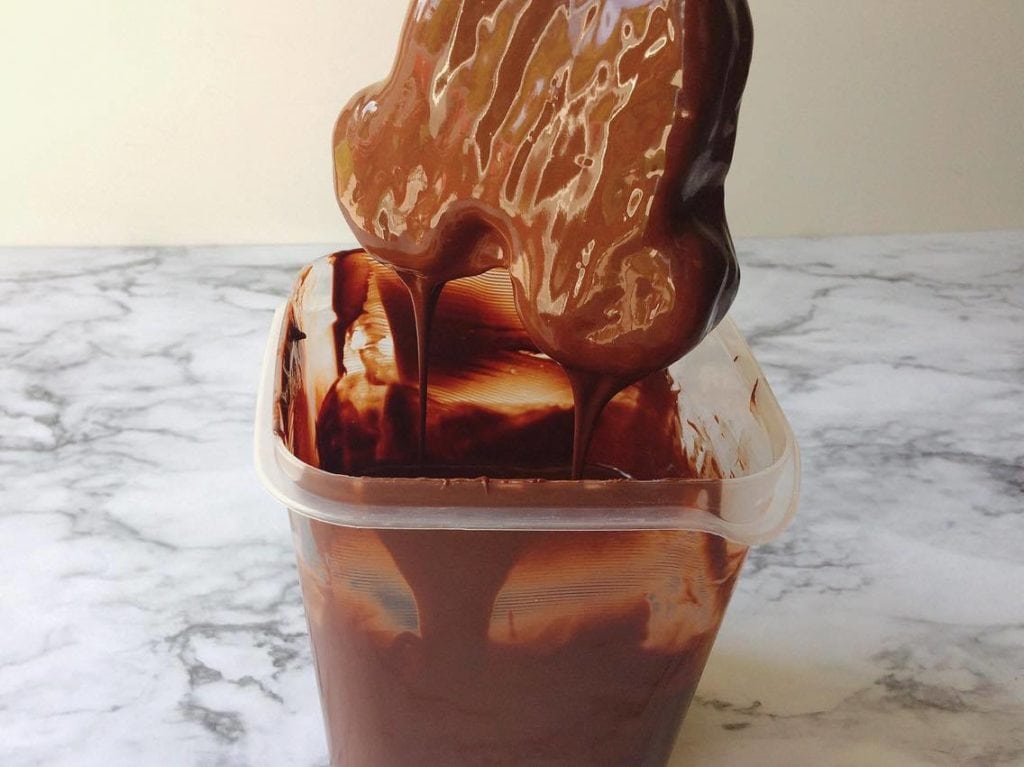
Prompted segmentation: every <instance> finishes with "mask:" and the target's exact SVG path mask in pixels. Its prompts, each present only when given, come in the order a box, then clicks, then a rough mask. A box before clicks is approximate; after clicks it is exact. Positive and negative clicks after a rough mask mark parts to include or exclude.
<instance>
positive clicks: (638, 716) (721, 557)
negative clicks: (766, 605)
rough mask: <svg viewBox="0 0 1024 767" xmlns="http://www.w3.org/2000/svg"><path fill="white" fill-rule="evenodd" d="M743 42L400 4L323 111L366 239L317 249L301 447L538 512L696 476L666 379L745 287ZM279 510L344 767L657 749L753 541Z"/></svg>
mask: <svg viewBox="0 0 1024 767" xmlns="http://www.w3.org/2000/svg"><path fill="white" fill-rule="evenodd" d="M750 50H751V28H750V16H749V11H748V9H747V5H746V2H745V0H628V2H627V1H626V0H416V1H415V2H413V3H412V6H411V10H410V13H409V16H408V19H407V22H406V26H405V30H404V33H403V36H402V40H401V44H400V48H399V52H398V56H397V59H396V61H395V65H394V69H393V70H392V72H391V75H390V77H389V78H388V79H387V80H386V81H385V82H383V83H381V84H379V85H376V86H373V87H371V88H369V89H367V90H365V91H363V92H362V93H360V94H359V95H357V96H356V97H355V98H354V99H353V100H352V101H351V102H350V103H349V104H348V106H346V107H345V109H344V110H343V111H342V113H341V116H340V117H339V119H338V122H337V126H336V129H335V135H334V160H335V178H336V191H337V196H338V201H339V203H340V205H341V209H342V211H343V213H344V215H345V217H346V219H347V220H348V222H349V224H350V225H351V227H352V230H353V232H354V233H355V235H356V237H357V238H358V240H359V242H360V244H361V245H362V246H363V247H364V248H365V250H366V251H367V252H368V253H369V254H371V256H372V258H371V257H368V256H366V255H365V254H364V253H362V252H349V253H344V254H338V255H337V256H335V258H334V261H333V266H334V294H333V304H334V311H335V313H336V315H337V322H336V323H335V326H334V345H335V354H336V358H337V363H338V364H337V372H338V378H337V381H336V382H335V383H334V384H333V386H331V387H330V388H329V390H328V391H327V392H326V395H325V396H323V397H320V395H319V394H318V395H317V396H313V395H312V394H311V393H309V392H305V391H304V390H301V389H302V387H301V384H300V385H296V384H295V382H294V381H292V380H286V381H285V391H287V392H289V398H288V402H289V403H290V404H289V407H291V408H292V412H290V413H289V417H288V420H287V423H288V424H289V428H290V430H291V433H290V438H291V444H292V445H294V446H295V450H296V454H297V455H298V456H299V457H300V458H302V459H303V460H306V461H308V462H310V463H313V464H315V465H319V466H320V467H321V468H323V469H326V470H328V471H333V472H339V473H345V474H363V475H369V476H374V477H380V478H382V479H379V480H377V481H379V482H381V483H384V484H386V485H390V484H393V483H394V482H397V481H399V480H394V481H392V480H388V479H385V478H386V477H403V476H408V475H413V476H419V477H435V478H438V479H434V480H430V479H423V480H422V481H424V482H434V483H440V484H441V485H442V488H445V487H447V484H446V483H447V481H448V478H458V477H474V476H479V475H481V474H484V475H486V476H489V477H512V478H518V477H528V478H532V479H536V480H537V483H536V484H535V485H531V484H529V483H524V487H523V494H524V497H529V498H534V497H535V498H536V499H537V503H538V505H543V501H544V499H546V498H549V497H550V496H548V495H546V493H547V490H545V487H544V485H545V484H549V483H545V482H544V481H543V480H544V479H545V478H564V477H569V476H573V477H575V478H581V477H584V476H595V477H599V478H600V477H623V476H625V477H630V478H632V480H649V479H658V478H665V477H686V476H691V474H692V467H691V465H690V463H689V462H688V457H687V456H686V455H685V454H684V452H683V449H682V440H681V439H680V423H679V413H678V408H677V392H676V391H675V390H674V389H673V388H672V383H671V380H670V378H669V377H668V375H667V373H665V371H664V368H665V367H666V366H667V365H669V364H670V363H672V362H673V361H674V360H677V359H678V358H680V357H681V356H682V355H684V354H685V353H686V352H688V351H689V350H690V349H692V348H693V347H694V346H695V345H696V344H697V343H699V342H700V340H701V339H702V338H703V337H704V336H705V335H706V334H707V333H708V332H710V330H711V329H712V328H713V327H714V326H715V324H716V323H717V322H718V321H719V320H720V319H721V318H722V317H723V316H724V314H725V312H726V311H727V309H728V308H729V306H730V304H731V302H732V300H733V297H734V295H735V292H736V288H737V284H738V279H739V272H738V268H737V265H736V261H735V257H734V252H733V246H732V242H731V239H730V236H729V231H728V227H727V224H726V220H725V211H724V189H723V185H724V181H725V176H726V173H727V171H728V168H729V164H730V162H731V158H732V153H733V146H734V142H735V135H736V122H737V113H738V108H739V101H740V95H741V93H742V90H743V86H744V81H745V79H746V74H747V69H748V66H749V61H750ZM307 343H309V339H307V340H301V339H300V338H299V336H298V335H295V336H294V337H292V338H290V340H289V344H290V347H291V348H290V349H288V350H286V359H287V361H288V365H287V366H286V371H285V374H286V379H287V378H288V375H289V373H288V371H290V370H292V369H299V368H301V364H302V350H301V348H302V345H303V344H307ZM428 373H429V381H428ZM428 383H429V385H428ZM318 399H322V400H323V401H322V402H319V401H315V400H318ZM307 408H311V409H313V410H314V411H315V412H316V420H315V430H314V433H313V434H312V435H310V434H309V433H308V432H309V427H308V425H307V422H308V420H309V419H307V418H305V417H304V415H303V414H304V413H305V412H306V409H307ZM296 410H298V412H296ZM712 463H713V462H709V464H708V465H711V464H712ZM588 467H593V468H588ZM632 480H623V479H615V480H611V481H610V482H609V484H615V483H616V482H618V483H621V484H622V498H623V504H624V505H629V498H630V497H631V495H630V493H631V492H634V490H631V488H635V486H637V485H644V484H645V483H637V482H634V481H632ZM454 482H456V483H457V482H458V480H454ZM554 484H559V483H554ZM563 484H573V488H574V489H577V488H578V489H579V490H580V493H581V494H583V493H584V491H585V487H586V486H587V485H588V484H594V483H586V482H584V483H579V484H578V485H577V484H575V483H563ZM598 484H600V483H598ZM475 487H476V486H475V485H473V486H467V485H465V484H464V483H463V484H459V486H458V488H456V489H457V490H458V492H459V493H461V495H458V496H457V497H458V498H459V499H461V500H460V501H459V502H460V503H461V502H463V501H465V498H466V494H469V495H471V496H472V503H473V504H474V505H476V506H480V507H485V508H486V507H487V483H486V482H483V483H482V484H480V485H479V489H478V490H477V489H474V488H475ZM635 492H636V493H639V492H641V491H640V490H635ZM694 492H701V493H707V492H710V493H715V492H717V487H716V486H715V485H714V484H711V486H710V487H708V488H707V489H700V490H699V491H698V490H695V491H694ZM451 497H452V498H455V497H456V496H454V495H453V496H451ZM637 497H639V496H637ZM677 500H679V502H680V503H685V502H686V501H685V499H677ZM407 502H408V503H410V504H415V503H416V502H417V500H416V498H412V497H411V498H409V499H408V501H407ZM453 502H454V501H453ZM575 502H577V501H576V500H574V503H575ZM578 502H579V503H581V504H583V503H585V502H586V500H585V498H584V497H582V495H581V498H580V499H578ZM495 513H501V512H500V511H498V510H495ZM294 519H295V520H296V525H298V526H299V529H300V540H302V541H304V547H303V551H302V553H301V554H300V572H301V576H302V585H303V591H304V595H305V601H306V605H307V612H308V614H309V622H310V632H311V636H312V640H313V646H314V649H315V655H316V664H317V673H318V676H319V681H320V688H321V694H322V697H323V701H324V710H325V716H326V719H327V724H328V735H329V741H330V747H331V763H332V765H336V766H337V765H358V766H359V767H404V766H406V765H435V766H445V765H484V764H487V765H561V766H563V767H565V766H570V765H580V766H581V767H582V766H584V765H586V767H602V766H607V767H626V766H627V765H628V766H629V767H634V766H635V765H640V766H641V767H647V766H650V767H655V766H660V765H664V764H665V762H666V760H667V758H668V754H669V752H670V750H671V746H672V742H673V740H674V737H675V734H676V730H677V728H678V724H679V721H680V719H681V717H682V716H683V714H684V712H685V710H686V707H687V705H688V703H689V701H690V698H691V697H692V695H693V691H694V689H695V687H696V684H697V682H698V680H699V678H700V674H701V671H702V669H703V666H704V662H705V660H706V657H707V654H708V652H709V650H710V647H711V643H712V642H713V640H714V636H715V633H716V632H717V629H718V626H719V624H720V622H721V619H722V615H723V612H724V610H725V606H726V604H727V602H728V599H729V596H730V594H731V592H732V588H733V585H734V583H735V579H736V576H737V574H738V572H739V569H740V566H741V564H742V561H743V557H744V554H745V551H746V550H745V548H744V547H742V546H738V545H734V544H730V543H727V542H726V541H724V540H722V539H720V538H716V537H715V536H712V535H709V534H706V533H696V532H680V531H674V532H644V533H631V532H572V533H568V532H566V533H559V532H511V531H510V532H482V531H477V532H472V531H456V530H409V531H401V530H360V529H353V528H345V527H340V526H335V525H328V524H325V523H322V522H316V521H313V520H308V519H303V518H301V517H298V516H296V517H294Z"/></svg>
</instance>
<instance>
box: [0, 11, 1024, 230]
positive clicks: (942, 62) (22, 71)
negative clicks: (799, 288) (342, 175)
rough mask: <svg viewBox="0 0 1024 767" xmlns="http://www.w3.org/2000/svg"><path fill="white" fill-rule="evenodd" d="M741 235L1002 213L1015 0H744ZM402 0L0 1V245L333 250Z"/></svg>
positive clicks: (1019, 166) (1013, 144)
mask: <svg viewBox="0 0 1024 767" xmlns="http://www.w3.org/2000/svg"><path fill="white" fill-rule="evenodd" d="M751 5H752V8H753V11H754V16H755V23H756V24H757V33H758V38H757V48H756V52H755V63H754V71H753V74H752V79H751V83H750V87H749V89H748V95H747V99H746V102H745V105H744V118H743V121H742V125H741V136H740V146H739V148H738V150H737V159H736V166H735V171H734V175H733V176H732V179H731V186H730V201H729V202H730V208H731V211H732V221H733V224H734V229H735V230H736V233H737V234H739V235H753V234H768V235H785V234H828V233H846V232H889V231H920V230H953V229H983V228H1005V227H1024V95H1022V93H1024V86H1022V73H1024V46H1022V44H1021V41H1022V40H1024V0H969V1H968V2H964V0H751ZM404 7H405V3H404V2H403V0H366V2H363V0H288V1H287V2H285V1H284V0H278V1H277V2H271V1H270V0H219V1H218V0H62V1H60V2H45V1H44V0H0V104H2V106H0V109H2V110H3V111H2V119H0V180H2V183H0V244H94V243H102V244H112V243H207V242H299V241H325V242H336V241H339V240H344V239H347V238H348V235H347V231H346V229H345V226H344V223H343V222H342V220H341V217H340V214H339V213H338V212H337V211H336V208H335V204H334V200H333V195H332V189H331V168H330V151H329V146H328V144H329V136H330V130H331V125H332V123H333V119H334V116H335V114H336V112H337V110H338V109H339V108H340V107H341V105H342V104H343V103H344V102H345V101H346V100H347V98H348V96H349V95H350V94H351V92H353V91H354V90H356V89H357V88H358V87H360V86H362V85H364V84H366V83H368V82H369V81H371V80H373V79H378V78H380V77H382V76H383V75H384V74H386V72H387V69H388V66H389V64H390V61H391V56H392V52H393V48H394V44H395V41H396V38H397V34H398V27H399V24H400V21H401V17H402V16H403V13H404Z"/></svg>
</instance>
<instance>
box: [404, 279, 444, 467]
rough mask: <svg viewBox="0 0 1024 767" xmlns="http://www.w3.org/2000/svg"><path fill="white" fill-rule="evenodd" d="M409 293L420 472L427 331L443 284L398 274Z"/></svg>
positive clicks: (424, 450)
mask: <svg viewBox="0 0 1024 767" xmlns="http://www.w3.org/2000/svg"><path fill="white" fill-rule="evenodd" d="M398 276H399V277H400V278H401V279H402V282H404V283H405V286H406V288H408V290H409V298H410V300H411V301H412V313H413V320H414V321H415V324H416V376H417V383H418V390H419V421H418V424H419V426H418V432H417V437H416V462H417V464H418V465H419V466H420V468H422V467H423V466H424V464H425V463H426V462H427V397H428V393H429V389H428V378H429V373H430V330H431V327H432V325H433V322H434V312H435V311H436V309H437V300H438V299H439V298H440V297H441V291H442V290H443V289H444V283H443V282H434V281H433V280H430V279H428V278H426V277H424V276H423V275H421V274H417V273H416V272H405V271H400V272H398Z"/></svg>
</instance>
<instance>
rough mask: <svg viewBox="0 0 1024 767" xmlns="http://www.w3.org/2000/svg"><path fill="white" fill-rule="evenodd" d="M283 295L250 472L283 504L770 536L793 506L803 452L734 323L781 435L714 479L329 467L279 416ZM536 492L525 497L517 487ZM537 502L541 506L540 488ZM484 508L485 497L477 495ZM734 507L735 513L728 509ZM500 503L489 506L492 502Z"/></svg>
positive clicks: (561, 525) (348, 512) (435, 520)
mask: <svg viewBox="0 0 1024 767" xmlns="http://www.w3.org/2000/svg"><path fill="white" fill-rule="evenodd" d="M287 309H288V304H287V302H285V303H284V304H282V305H281V306H280V307H278V309H277V310H276V312H275V314H274V318H273V322H272V325H271V329H270V333H269V336H268V340H267V344H266V349H265V351H264V357H263V368H262V373H261V382H260V387H259V391H258V395H257V401H256V419H255V432H254V449H255V463H256V469H257V473H258V475H259V477H260V479H261V481H262V483H263V485H264V486H265V487H266V489H267V490H268V491H269V492H270V493H271V495H273V496H274V497H275V498H277V499H278V500H279V501H281V502H282V503H284V504H285V505H286V506H287V507H288V508H289V509H291V510H292V511H295V512H297V513H299V514H302V515H304V516H308V517H312V518H314V519H317V520H320V521H324V522H329V523H333V524H338V525H345V526H352V527H367V528H399V529H401V528H405V529H462V530H594V531H599V530H694V531H704V532H709V533H713V534H716V535H721V536H723V537H725V538H729V539H730V540H734V541H737V542H740V543H746V544H748V545H750V544H754V543H763V542H765V541H768V540H771V539H773V538H775V537H777V536H778V535H779V534H780V533H781V532H782V530H783V529H785V527H786V526H787V525H788V524H789V522H790V521H791V520H792V517H793V515H794V514H795V513H796V507H797V496H798V490H799V479H800V471H799V463H800V459H799V451H798V449H797V445H796V439H795V437H794V435H793V432H792V429H791V428H790V426H789V423H788V422H787V421H786V418H785V416H784V415H783V413H782V411H781V409H780V408H779V405H778V401H777V400H776V399H775V395H774V394H773V393H772V392H771V389H770V387H769V386H768V385H767V382H766V381H765V380H764V376H763V375H762V374H761V371H760V368H759V367H758V366H757V363H756V361H755V360H754V359H753V356H752V355H751V353H750V349H749V347H748V346H747V345H746V342H745V341H744V340H743V338H742V336H741V335H740V333H739V331H738V329H737V328H736V326H735V324H734V323H733V321H732V320H731V319H730V318H726V319H725V320H724V321H723V322H722V323H721V324H720V325H719V327H718V328H717V329H716V331H715V333H717V334H719V336H720V338H721V339H722V342H723V343H724V344H725V345H726V347H727V348H728V349H729V350H730V352H732V353H734V355H735V357H736V359H737V364H738V365H740V367H741V369H742V370H743V372H745V373H747V374H748V375H749V374H750V373H754V377H753V380H760V382H761V384H762V385H761V386H759V387H758V404H759V407H761V408H762V414H763V417H764V419H765V421H766V423H767V425H769V426H770V427H771V428H773V429H775V430H777V431H778V433H779V435H780V436H781V445H780V448H779V449H778V451H777V453H776V456H775V460H774V461H773V462H772V464H771V465H769V466H767V467H765V468H764V469H761V470H760V471H757V472H753V473H751V474H748V475H744V476H740V477H735V478H729V479H724V480H718V479H657V480H633V479H606V480H578V481H570V480H539V479H489V478H484V477H480V478H474V479H461V478H460V479H433V478H413V477H403V478H381V477H360V476H352V475H343V474H333V473H330V472H326V471H323V470H322V469H319V468H317V467H314V466H311V465H310V464H307V463H305V462H304V461H302V460H300V459H299V458H297V457H296V456H295V455H294V454H293V453H292V452H291V451H290V450H289V449H288V447H287V445H286V444H285V442H284V438H283V434H282V430H281V428H280V425H279V418H278V416H277V410H278V408H277V405H278V398H279V396H280V395H279V392H278V390H277V383H278V382H279V381H280V380H281V356H282V355H281V350H282V349H283V344H284V342H285V339H284V337H283V334H284V325H285V316H286V312H287ZM527 488H529V489H530V490H531V492H530V493H529V494H528V497H526V498H524V490H526V489H527ZM538 488H543V490H544V493H543V498H544V503H543V504H541V505H538V504H537V503H536V499H537V497H538V493H537V489H538ZM482 495H483V496H484V497H485V498H486V504H487V505H486V506H481V505H480V499H481V496H482ZM731 507H737V508H739V509H741V510H742V511H741V512H740V513H732V512H730V508H731ZM496 511H497V512H499V513H495V512H496Z"/></svg>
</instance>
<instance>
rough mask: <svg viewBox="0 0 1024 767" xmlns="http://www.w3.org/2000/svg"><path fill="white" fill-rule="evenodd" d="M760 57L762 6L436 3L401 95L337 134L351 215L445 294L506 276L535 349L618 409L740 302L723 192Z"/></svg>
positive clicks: (402, 62) (409, 39) (697, 0)
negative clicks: (756, 49) (752, 69)
mask: <svg viewBox="0 0 1024 767" xmlns="http://www.w3.org/2000/svg"><path fill="white" fill-rule="evenodd" d="M751 43H752V34H751V24H750V16H749V10H748V8H747V5H746V2H745V0H685V2H684V0H605V1H604V2H599V1H598V0H591V1H589V2H581V1H580V0H535V1H534V2H529V1H528V0H431V1H428V0H419V1H418V2H415V3H413V5H412V8H411V10H410V13H409V16H408V19H407V22H406V26H405V30H404V33H403V36H402V41H401V44H400V48H399V52H398V56H397V59H396V62H395V65H394V69H393V70H392V72H391V75H390V76H389V78H388V79H387V80H386V81H384V82H383V83H380V84H378V85H375V86H372V87H370V88H368V89H366V90H364V91H363V92H361V93H360V94H358V95H357V96H356V97H355V98H353V99H352V101H351V102H350V103H349V104H348V106H346V107H345V109H344V110H343V111H342V113H341V116H340V117H339V119H338V122H337V126H336V129H335V136H334V158H335V171H336V186H337V196H338V201H339V203H340V205H341V208H342V211H343V212H344V214H345V216H346V218H347V219H348V221H349V223H350V225H351V226H352V229H353V231H354V232H355V234H356V236H357V238H358V239H359V242H360V243H361V244H362V245H363V246H364V247H365V248H366V249H367V250H368V251H370V252H371V253H372V254H373V255H374V256H375V257H376V258H379V259H381V260H383V261H385V262H387V263H389V264H391V265H392V266H394V267H395V268H396V269H398V270H399V271H401V272H403V273H405V274H409V275H414V276H415V278H417V279H420V280H422V281H425V282H426V283H428V284H430V285H432V286H433V285H440V284H443V283H444V282H446V281H447V280H450V279H453V278H457V277H464V276H468V275H471V274H476V273H480V272H482V271H485V270H487V269H490V268H494V267H498V266H501V267H505V268H507V269H508V271H509V273H510V275H511V277H512V280H513V284H514V287H515V301H516V308H517V310H518V312H519V315H520V317H521V319H522V323H523V325H524V327H525V328H526V331H527V333H528V334H529V336H530V338H531V339H532V340H533V342H534V343H535V344H536V346H537V347H539V348H540V349H541V350H543V351H544V352H545V353H546V354H548V355H549V356H550V357H551V358H552V359H554V360H556V361H557V362H559V363H560V364H562V365H563V366H564V367H565V368H566V369H567V370H569V371H570V372H573V371H577V372H584V373H589V374H593V375H596V376H601V377H604V378H605V379H607V380H609V381H611V382H612V383H613V385H611V386H609V387H606V388H610V389H611V390H613V393H614V389H615V388H616V387H618V388H621V386H623V385H625V384H626V383H629V382H631V381H634V380H637V379H638V378H640V377H642V376H643V375H645V374H646V373H649V372H651V371H654V370H658V369H660V368H663V367H665V366H666V365H668V364H670V363H671V362H672V361H674V360H676V359H678V358H679V357H681V356H682V355H683V354H685V353H686V352H687V351H689V350H690V349H691V348H693V346H695V345H696V344H697V343H698V342H699V341H700V340H701V339H702V338H703V337H704V336H705V335H706V334H707V333H708V332H709V331H710V330H711V329H712V328H713V327H714V325H715V324H716V323H717V322H718V320H720V319H721V317H722V316H724V314H725V312H726V310H727V309H728V307H729V305H730V303H731V302H732V299H733V297H734V295H735V292H736V287H737V283H738V269H737V265H736V261H735V256H734V251H733V247H732V243H731V240H730V236H729V231H728V227H727V224H726V220H725V212H724V204H723V198H724V191H723V184H724V180H725V175H726V173H727V171H728V168H729V163H730V161H731V158H732V152H733V146H734V142H735V136H736V122H737V114H738V108H739V101H740V96H741V93H742V90H743V86H744V83H745V80H746V74H747V70H748V67H749V61H750V51H751ZM602 404H603V403H602ZM598 409H599V408H598Z"/></svg>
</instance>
